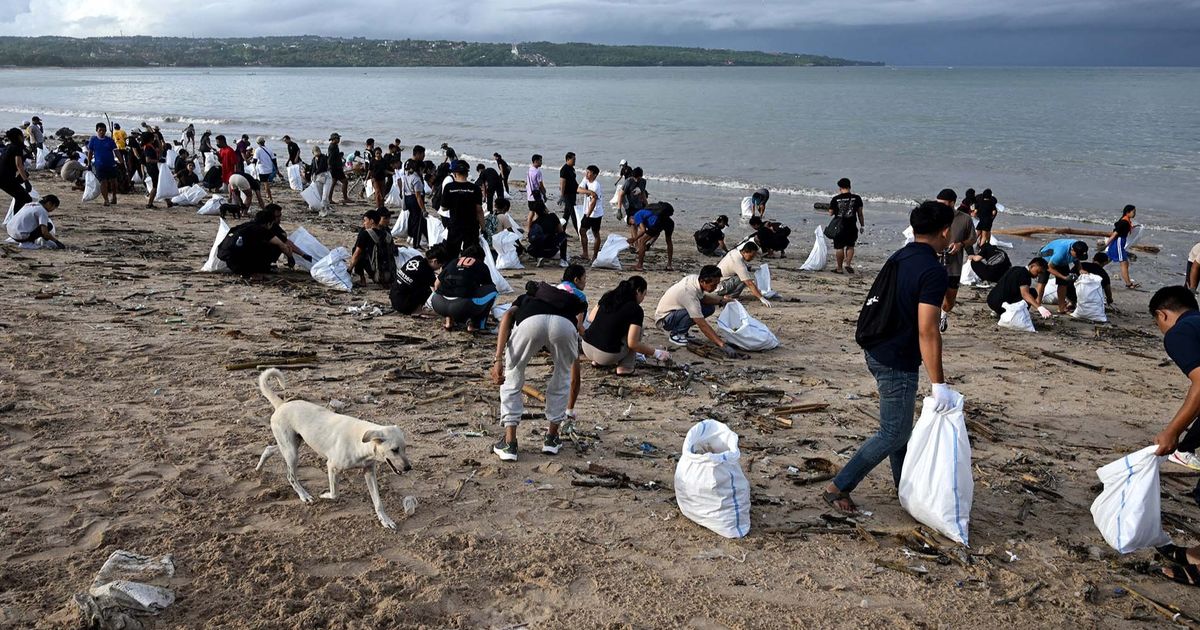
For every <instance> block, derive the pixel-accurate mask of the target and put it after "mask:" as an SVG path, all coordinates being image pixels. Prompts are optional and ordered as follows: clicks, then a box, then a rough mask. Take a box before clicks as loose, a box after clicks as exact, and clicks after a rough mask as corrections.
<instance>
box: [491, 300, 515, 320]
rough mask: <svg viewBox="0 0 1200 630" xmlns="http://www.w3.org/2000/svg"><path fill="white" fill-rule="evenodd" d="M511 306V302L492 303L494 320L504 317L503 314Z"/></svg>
mask: <svg viewBox="0 0 1200 630" xmlns="http://www.w3.org/2000/svg"><path fill="white" fill-rule="evenodd" d="M511 308H512V302H509V303H507V304H494V305H493V306H492V317H495V318H496V321H500V318H502V317H504V314H505V313H507V312H508V310H509V309H511Z"/></svg>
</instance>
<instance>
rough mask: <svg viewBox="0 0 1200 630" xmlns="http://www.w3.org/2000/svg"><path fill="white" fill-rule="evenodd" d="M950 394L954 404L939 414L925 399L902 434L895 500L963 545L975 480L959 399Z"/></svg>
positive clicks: (931, 400) (933, 405) (925, 522)
mask: <svg viewBox="0 0 1200 630" xmlns="http://www.w3.org/2000/svg"><path fill="white" fill-rule="evenodd" d="M955 397H956V398H955V402H954V407H953V408H952V409H950V410H949V411H946V412H943V413H938V412H937V411H934V408H935V406H936V403H935V402H934V400H933V399H932V398H926V399H925V403H924V404H923V405H922V406H921V417H920V418H919V419H917V423H916V424H915V425H913V430H912V435H911V437H909V438H908V452H907V453H905V455H904V467H903V468H902V469H901V472H900V487H899V489H898V493H899V495H900V505H902V506H904V509H905V510H908V513H909V514H911V515H912V517H913V518H915V519H917V521H919V522H921V523H923V524H925V525H928V526H929V527H932V528H934V529H936V530H938V531H939V532H941V533H942V534H944V535H945V536H946V537H947V538H950V539H951V540H954V541H956V542H959V543H962V544H963V545H968V544H969V543H968V542H967V528H968V525H969V524H970V521H971V502H972V500H973V499H974V496H975V480H974V479H972V478H971V443H970V442H969V441H968V440H967V425H966V420H965V419H964V418H963V398H962V395H960V394H958V393H957V392H955Z"/></svg>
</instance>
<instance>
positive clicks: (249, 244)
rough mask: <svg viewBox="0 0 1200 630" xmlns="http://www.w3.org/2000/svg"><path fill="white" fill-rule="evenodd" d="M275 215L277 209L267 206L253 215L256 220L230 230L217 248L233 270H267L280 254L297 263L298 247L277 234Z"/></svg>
mask: <svg viewBox="0 0 1200 630" xmlns="http://www.w3.org/2000/svg"><path fill="white" fill-rule="evenodd" d="M276 208H278V206H276ZM275 216H276V211H275V210H274V209H266V208H264V209H262V210H259V211H258V212H257V213H256V214H255V215H254V220H253V221H248V222H246V223H243V224H241V225H238V226H236V227H234V228H233V229H231V230H229V234H228V235H227V236H226V237H225V240H224V241H222V242H221V244H220V245H219V246H218V247H217V257H218V258H219V259H221V260H223V261H225V264H227V265H229V270H230V271H232V272H233V273H236V274H241V275H243V276H249V275H251V274H255V273H267V272H269V271H270V270H271V264H272V263H274V262H275V261H276V260H277V259H278V258H279V254H281V253H282V254H284V255H286V256H287V257H288V265H289V266H291V265H294V264H295V261H294V260H293V258H292V252H293V251H299V250H295V249H294V247H289V245H288V243H287V241H286V240H285V239H281V238H280V237H279V236H278V234H276V231H275V230H274V229H273V228H272V223H273V222H274V220H275ZM305 256H307V254H305Z"/></svg>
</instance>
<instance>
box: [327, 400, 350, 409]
mask: <svg viewBox="0 0 1200 630" xmlns="http://www.w3.org/2000/svg"><path fill="white" fill-rule="evenodd" d="M329 408H330V409H332V410H334V411H341V410H343V409H345V408H346V403H344V402H342V401H340V400H338V399H336V398H334V399H333V400H331V401H329Z"/></svg>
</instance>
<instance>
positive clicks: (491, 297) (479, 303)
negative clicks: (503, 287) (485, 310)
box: [471, 291, 500, 306]
mask: <svg viewBox="0 0 1200 630" xmlns="http://www.w3.org/2000/svg"><path fill="white" fill-rule="evenodd" d="M499 295H500V294H498V293H496V292H495V291H492V292H491V293H489V294H487V295H485V296H483V297H477V298H471V301H472V302H474V303H475V304H476V305H477V306H483V305H484V304H487V303H488V302H491V301H492V300H495V299H496V298H497V297H499Z"/></svg>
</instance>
